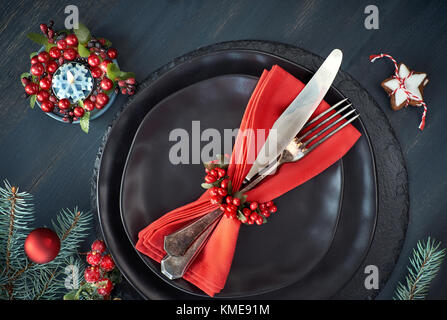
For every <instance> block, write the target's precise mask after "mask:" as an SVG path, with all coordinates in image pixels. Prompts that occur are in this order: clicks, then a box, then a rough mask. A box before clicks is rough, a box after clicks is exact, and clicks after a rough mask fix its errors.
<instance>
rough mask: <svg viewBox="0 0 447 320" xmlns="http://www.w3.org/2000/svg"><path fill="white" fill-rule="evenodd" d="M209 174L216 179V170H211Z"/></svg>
mask: <svg viewBox="0 0 447 320" xmlns="http://www.w3.org/2000/svg"><path fill="white" fill-rule="evenodd" d="M209 174H210V175H212V176H213V177H216V178H217V170H216V169H212V170H211V171H210V173H209Z"/></svg>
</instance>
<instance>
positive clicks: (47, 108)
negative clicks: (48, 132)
mask: <svg viewBox="0 0 447 320" xmlns="http://www.w3.org/2000/svg"><path fill="white" fill-rule="evenodd" d="M40 109H42V111H43V112H51V111H53V109H54V103H53V102H51V101H50V100H47V101H44V102H42V103H41V105H40Z"/></svg>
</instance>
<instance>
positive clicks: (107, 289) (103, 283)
mask: <svg viewBox="0 0 447 320" xmlns="http://www.w3.org/2000/svg"><path fill="white" fill-rule="evenodd" d="M97 285H98V288H97V289H96V291H97V292H98V293H99V294H100V295H102V296H108V295H109V294H110V293H111V292H112V289H113V283H112V281H110V279H108V278H102V279H100V280H99V281H98V282H97Z"/></svg>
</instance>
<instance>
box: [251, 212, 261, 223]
mask: <svg viewBox="0 0 447 320" xmlns="http://www.w3.org/2000/svg"><path fill="white" fill-rule="evenodd" d="M258 218H259V215H258V214H257V213H256V212H252V213H251V215H250V220H253V221H254V220H256V219H258Z"/></svg>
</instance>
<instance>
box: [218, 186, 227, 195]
mask: <svg viewBox="0 0 447 320" xmlns="http://www.w3.org/2000/svg"><path fill="white" fill-rule="evenodd" d="M218 192H219V195H221V196H222V197H225V196H226V195H227V194H228V191H227V189H225V188H219V189H218Z"/></svg>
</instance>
